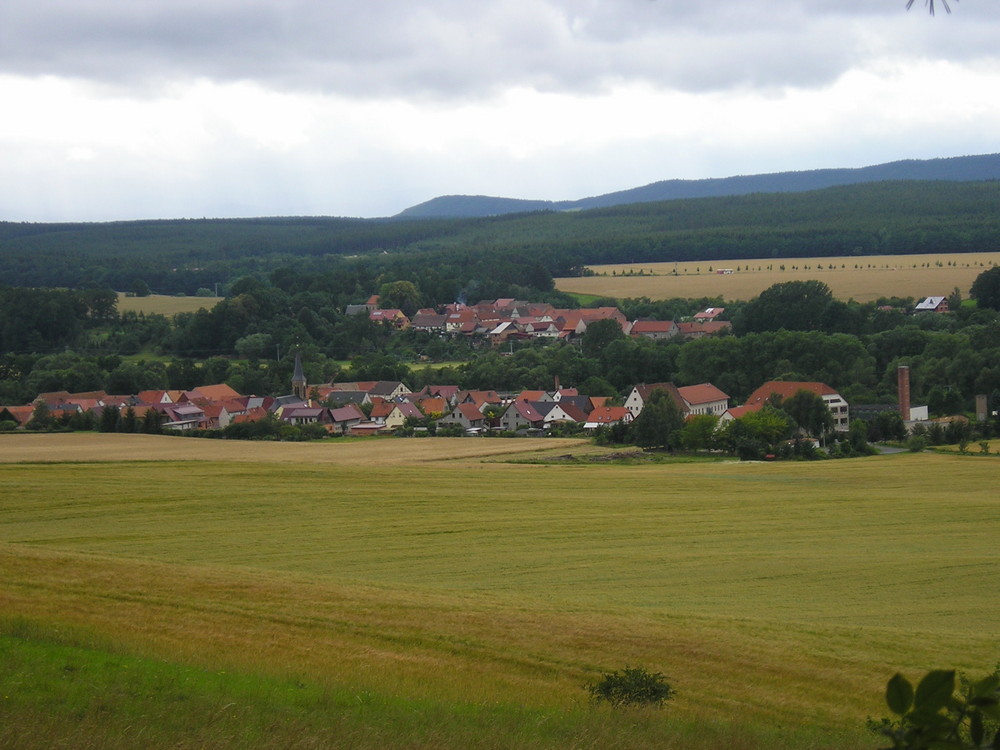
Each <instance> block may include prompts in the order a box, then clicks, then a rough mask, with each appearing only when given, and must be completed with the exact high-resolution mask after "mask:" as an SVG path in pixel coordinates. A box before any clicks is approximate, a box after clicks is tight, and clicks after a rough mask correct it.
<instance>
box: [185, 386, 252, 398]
mask: <svg viewBox="0 0 1000 750" xmlns="http://www.w3.org/2000/svg"><path fill="white" fill-rule="evenodd" d="M240 395H241V394H240V393H239V392H237V391H235V390H234V389H233V388H230V387H229V386H228V385H226V384H225V383H219V384H217V385H199V386H198V387H197V388H193V389H191V390H190V391H188V398H190V399H194V398H198V397H199V396H200V397H201V398H207V399H209V400H210V401H226V400H227V399H231V398H239V397H240Z"/></svg>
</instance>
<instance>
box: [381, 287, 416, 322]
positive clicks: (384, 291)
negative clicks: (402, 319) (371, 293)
mask: <svg viewBox="0 0 1000 750" xmlns="http://www.w3.org/2000/svg"><path fill="white" fill-rule="evenodd" d="M378 296H379V300H378V304H379V307H381V308H382V309H383V310H391V309H398V310H402V311H403V314H404V315H407V316H412V315H413V313H415V312H416V311H417V310H419V309H420V301H421V298H422V297H421V294H420V290H419V289H417V286H416V284H414V283H413V282H412V281H390V282H389V283H387V284H383V285H382V286H381V287H379V290H378Z"/></svg>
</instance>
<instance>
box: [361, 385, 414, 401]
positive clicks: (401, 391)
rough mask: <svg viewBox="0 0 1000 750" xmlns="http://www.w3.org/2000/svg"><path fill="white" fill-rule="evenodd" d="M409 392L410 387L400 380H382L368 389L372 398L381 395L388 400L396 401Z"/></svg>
mask: <svg viewBox="0 0 1000 750" xmlns="http://www.w3.org/2000/svg"><path fill="white" fill-rule="evenodd" d="M409 392H410V389H409V388H407V387H406V385H404V384H403V383H401V382H399V381H398V380H380V381H378V382H377V383H375V385H373V386H372V387H371V388H370V389H369V390H368V395H369V396H370V397H371V398H372V399H374V398H376V397H379V398H384V399H385V400H386V401H395V400H396V399H397V398H399V397H400V396H404V395H405V394H407V393H409Z"/></svg>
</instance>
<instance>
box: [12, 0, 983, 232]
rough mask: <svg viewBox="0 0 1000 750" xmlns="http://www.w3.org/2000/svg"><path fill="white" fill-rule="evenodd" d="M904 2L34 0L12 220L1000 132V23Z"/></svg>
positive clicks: (396, 198)
mask: <svg viewBox="0 0 1000 750" xmlns="http://www.w3.org/2000/svg"><path fill="white" fill-rule="evenodd" d="M995 16H996V14H995V12H993V11H992V10H991V9H990V6H989V3H988V0H969V2H962V3H961V4H960V5H957V6H955V13H954V14H952V15H951V16H944V15H938V16H937V17H936V18H933V19H932V18H930V17H929V16H928V15H927V14H926V13H925V12H924V11H922V10H917V9H914V10H913V11H911V12H910V13H906V12H904V11H903V2H902V1H901V0H899V1H897V0H885V1H884V2H883V1H881V0H878V1H876V0H808V1H807V0H791V1H790V2H786V3H782V4H779V5H775V4H774V3H773V2H770V0H769V1H768V2H766V3H765V2H762V1H761V0H718V1H717V2H713V3H691V2H681V1H680V0H621V1H620V2H602V1H601V0H484V2H481V3H469V2H467V1H466V0H429V1H428V2H421V3H414V2H410V1H409V0H380V1H378V2H370V3H353V2H351V3H348V2H347V1H346V0H331V1H330V2H324V3H319V2H313V1H312V0H259V1H258V2H255V3H251V4H247V3H242V2H236V1H235V0H213V2H211V3H206V2H203V1H199V2H194V1H193V0H171V1H170V2H167V0H146V1H145V2H142V3H126V4H122V3H119V2H110V0H11V2H8V3H5V4H3V5H2V6H0V70H4V71H5V74H4V75H2V76H0V97H3V101H4V102H5V116H4V118H0V159H2V163H4V165H5V173H6V175H5V177H6V179H5V181H4V184H0V219H15V220H17V219H39V220H56V219H62V218H67V219H69V218H93V219H114V218H136V217H140V216H200V215H216V216H221V215H261V214H282V213H299V214H302V213H327V214H331V213H332V214H344V215H369V216H371V215H385V214H390V213H395V212H397V211H399V210H401V209H402V208H404V207H406V206H407V205H409V204H412V203H415V202H418V201H421V200H426V199H428V198H430V197H433V196H434V195H437V194H441V193H490V194H505V195H510V196H512V197H525V198H549V199H569V198H577V197H582V196H584V195H592V194H596V193H603V192H609V191H611V190H617V189H624V188H628V187H634V186H637V185H640V184H644V183H647V182H652V181H655V180H660V179H669V178H675V177H681V178H699V177H710V176H712V177H721V176H727V175H730V174H737V173H743V174H747V173H752V172H770V171H781V170H788V169H812V168H818V167H833V166H862V165H864V164H871V163H878V162H882V161H889V160H894V159H900V158H927V157H932V156H949V155H956V154H962V153H985V152H992V151H996V150H997V149H996V146H995V135H994V134H995V133H996V132H997V130H998V127H1000V105H998V104H997V103H995V101H994V97H993V96H992V95H991V92H993V91H996V90H998V88H997V87H998V84H1000V59H998V56H997V53H996V52H995V46H996V45H995V39H996V37H997V31H998V28H997V27H998V22H1000V19H998V18H996V17H995Z"/></svg>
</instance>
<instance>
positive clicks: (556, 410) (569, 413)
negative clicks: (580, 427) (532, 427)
mask: <svg viewBox="0 0 1000 750" xmlns="http://www.w3.org/2000/svg"><path fill="white" fill-rule="evenodd" d="M532 406H533V407H535V409H536V410H537V411H538V413H539V414H541V415H542V418H543V420H544V423H545V426H546V427H548V426H549V425H550V424H552V423H554V422H579V423H581V424H582V423H584V422H586V421H587V415H586V414H584V413H583V412H582V411H580V410H579V409H577V408H576V407H575V406H573V405H572V404H569V403H567V404H566V405H565V406H563V405H562V404H561V403H557V402H555V401H552V402H547V401H539V402H535V403H533V404H532Z"/></svg>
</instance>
